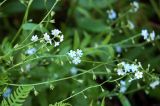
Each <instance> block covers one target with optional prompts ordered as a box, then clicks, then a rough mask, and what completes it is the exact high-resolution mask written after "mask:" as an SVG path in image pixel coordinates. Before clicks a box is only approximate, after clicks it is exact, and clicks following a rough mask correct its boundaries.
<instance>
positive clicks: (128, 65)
mask: <svg viewBox="0 0 160 106" xmlns="http://www.w3.org/2000/svg"><path fill="white" fill-rule="evenodd" d="M124 70H125V72H130V71H131V70H132V66H131V65H130V64H128V63H127V64H124Z"/></svg>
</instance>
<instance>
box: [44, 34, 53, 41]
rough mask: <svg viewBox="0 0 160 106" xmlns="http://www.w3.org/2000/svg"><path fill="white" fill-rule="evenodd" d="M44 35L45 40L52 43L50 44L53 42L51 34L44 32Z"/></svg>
mask: <svg viewBox="0 0 160 106" xmlns="http://www.w3.org/2000/svg"><path fill="white" fill-rule="evenodd" d="M43 35H44V37H43V38H44V40H45V41H46V42H47V43H50V44H52V41H51V38H50V36H49V35H48V34H47V33H45V34H43Z"/></svg>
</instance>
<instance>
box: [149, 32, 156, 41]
mask: <svg viewBox="0 0 160 106" xmlns="http://www.w3.org/2000/svg"><path fill="white" fill-rule="evenodd" d="M149 36H150V38H151V40H152V41H153V40H155V32H154V31H152V33H150V35H149Z"/></svg>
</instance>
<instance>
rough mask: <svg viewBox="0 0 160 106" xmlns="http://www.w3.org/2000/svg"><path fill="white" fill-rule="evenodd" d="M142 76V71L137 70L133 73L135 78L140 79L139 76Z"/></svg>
mask: <svg viewBox="0 0 160 106" xmlns="http://www.w3.org/2000/svg"><path fill="white" fill-rule="evenodd" d="M142 77H143V73H142V72H140V71H137V72H136V73H135V78H136V79H140V78H142Z"/></svg>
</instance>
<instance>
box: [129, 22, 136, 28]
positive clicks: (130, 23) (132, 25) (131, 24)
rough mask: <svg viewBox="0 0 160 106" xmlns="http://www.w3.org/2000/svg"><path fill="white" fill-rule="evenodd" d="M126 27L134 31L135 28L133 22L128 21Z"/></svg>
mask: <svg viewBox="0 0 160 106" xmlns="http://www.w3.org/2000/svg"><path fill="white" fill-rule="evenodd" d="M128 27H129V29H134V28H135V26H134V24H133V22H132V21H130V20H128Z"/></svg>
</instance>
